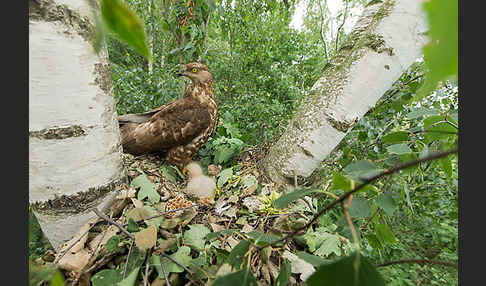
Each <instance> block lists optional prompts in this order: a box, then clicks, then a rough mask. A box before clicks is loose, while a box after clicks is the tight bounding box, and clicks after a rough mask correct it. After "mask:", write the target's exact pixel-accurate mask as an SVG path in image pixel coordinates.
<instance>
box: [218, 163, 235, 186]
mask: <svg viewBox="0 0 486 286" xmlns="http://www.w3.org/2000/svg"><path fill="white" fill-rule="evenodd" d="M231 176H233V168H228V169H224V170H223V171H221V173H219V174H218V188H221V187H223V185H224V184H226V182H228V180H229V179H230V178H231Z"/></svg>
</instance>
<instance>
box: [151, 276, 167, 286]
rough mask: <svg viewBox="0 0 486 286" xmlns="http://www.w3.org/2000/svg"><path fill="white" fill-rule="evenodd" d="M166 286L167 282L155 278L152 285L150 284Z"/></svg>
mask: <svg viewBox="0 0 486 286" xmlns="http://www.w3.org/2000/svg"><path fill="white" fill-rule="evenodd" d="M164 285H165V280H164V279H162V278H159V277H157V278H155V280H154V281H152V284H150V286H164Z"/></svg>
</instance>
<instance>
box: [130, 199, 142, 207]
mask: <svg viewBox="0 0 486 286" xmlns="http://www.w3.org/2000/svg"><path fill="white" fill-rule="evenodd" d="M131 200H132V203H133V205H134V206H135V208H142V207H143V202H142V201H140V200H137V199H136V198H131Z"/></svg>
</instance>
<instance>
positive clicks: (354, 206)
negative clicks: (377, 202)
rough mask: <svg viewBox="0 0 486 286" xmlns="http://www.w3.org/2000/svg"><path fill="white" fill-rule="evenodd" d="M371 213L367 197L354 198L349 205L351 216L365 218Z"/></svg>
mask: <svg viewBox="0 0 486 286" xmlns="http://www.w3.org/2000/svg"><path fill="white" fill-rule="evenodd" d="M370 215H371V206H370V203H369V202H368V200H367V199H362V198H356V197H355V198H354V199H353V201H352V202H351V206H350V207H349V216H351V217H352V218H365V217H369V216H370Z"/></svg>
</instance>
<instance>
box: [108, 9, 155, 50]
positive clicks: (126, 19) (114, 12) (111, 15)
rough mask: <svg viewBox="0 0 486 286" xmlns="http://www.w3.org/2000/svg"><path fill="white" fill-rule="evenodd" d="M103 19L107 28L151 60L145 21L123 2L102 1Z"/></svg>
mask: <svg viewBox="0 0 486 286" xmlns="http://www.w3.org/2000/svg"><path fill="white" fill-rule="evenodd" d="M100 6H101V17H102V19H103V23H104V24H105V26H106V27H107V28H108V29H109V30H110V31H112V32H113V33H114V34H115V35H117V36H118V38H120V39H121V40H122V41H124V42H126V43H127V44H129V45H130V46H131V47H132V48H133V49H134V50H135V51H136V52H138V53H140V54H141V55H142V56H144V57H146V58H150V57H151V55H150V51H149V49H148V46H147V42H146V39H145V30H144V25H143V21H142V20H140V18H139V17H138V16H137V14H135V12H133V11H132V10H131V9H130V8H129V7H128V6H127V5H126V4H125V3H123V1H120V0H101V2H100Z"/></svg>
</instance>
